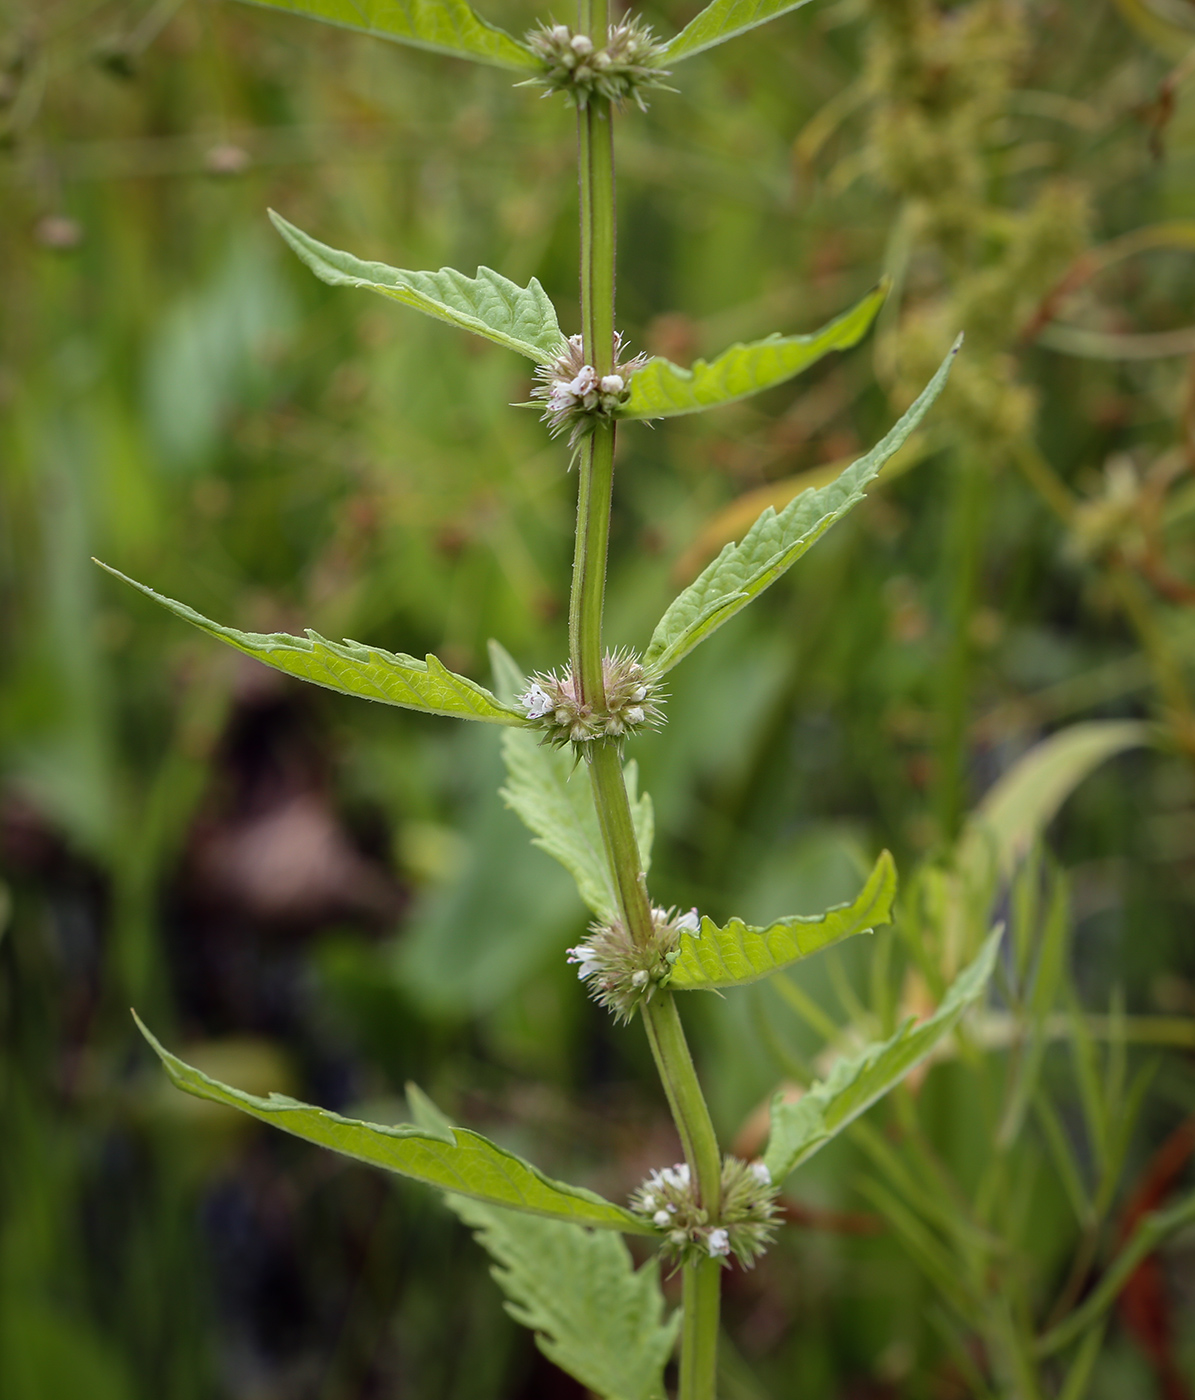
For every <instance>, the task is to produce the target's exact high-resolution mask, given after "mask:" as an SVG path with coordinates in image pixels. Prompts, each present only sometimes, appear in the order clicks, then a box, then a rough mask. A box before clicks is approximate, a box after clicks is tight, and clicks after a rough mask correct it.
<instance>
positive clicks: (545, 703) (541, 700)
mask: <svg viewBox="0 0 1195 1400" xmlns="http://www.w3.org/2000/svg"><path fill="white" fill-rule="evenodd" d="M519 704H520V705H522V707H523V708H524V709H525V710H526V711H527V718H528V719H543V717H544V715H546V714H547V713H548V711H549V710H550V709H551V708H552V698H551V696H550V695H549V694H548V692H547V691H546V690H544V688H543V687H542V686H539V685H536V683H535V682H534V681H532V682H531V684H530V685H529V686H528V687H527V689H526V690H525V691H524V692H523V694H522V695H520V696H519Z"/></svg>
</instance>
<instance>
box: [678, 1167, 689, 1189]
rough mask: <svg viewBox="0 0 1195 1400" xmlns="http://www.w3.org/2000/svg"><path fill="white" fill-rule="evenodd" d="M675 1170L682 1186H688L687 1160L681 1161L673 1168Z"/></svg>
mask: <svg viewBox="0 0 1195 1400" xmlns="http://www.w3.org/2000/svg"><path fill="white" fill-rule="evenodd" d="M675 1170H676V1174H677V1176H679V1177H680V1180H681V1185H682V1186H688V1184H689V1164H688V1162H681V1163H680V1164H679V1165H678V1166H677V1167H676V1168H675Z"/></svg>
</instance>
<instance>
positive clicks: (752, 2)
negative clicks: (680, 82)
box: [661, 0, 809, 63]
mask: <svg viewBox="0 0 1195 1400" xmlns="http://www.w3.org/2000/svg"><path fill="white" fill-rule="evenodd" d="M808 3H809V0H713V4H712V5H707V6H706V7H705V9H704V10H702V11H701V13H700V14H699V15H697V16H696V17H695V18H694V19H691V20H690V21H689V23H688V24H686V25H685V27H684V28H683V29H682V30H681V32H680V33H679V34H678V35H677V36H676V38H675V39H673V40H672V41H671V42H670V43H668V44H666V45H665V47H664V57H663V58H662V59H661V62H662V63H675V62H676V61H677V60H678V59H681V58H691V57H692V56H693V55H694V54H695V53H702V52H704V51H705V50H706V49H712V48H713V47H714V45H715V44H724V43H725V42H726V41H727V39H733V38H734V37H735V36H736V35H738V34H745V33H746V32H747V30H749V29H755V28H757V26H759V25H761V24H767V22H768V20H770V19H777V18H779V16H780V15H786V14H788V12H789V11H790V10H799V9H800V8H801V6H802V5H806V4H808Z"/></svg>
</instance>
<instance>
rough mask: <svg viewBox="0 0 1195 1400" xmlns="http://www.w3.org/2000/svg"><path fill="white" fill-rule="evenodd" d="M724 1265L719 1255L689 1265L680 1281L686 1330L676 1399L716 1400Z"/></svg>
mask: <svg viewBox="0 0 1195 1400" xmlns="http://www.w3.org/2000/svg"><path fill="white" fill-rule="evenodd" d="M721 1290H722V1266H721V1265H720V1264H719V1263H718V1261H717V1260H716V1259H707V1260H705V1262H704V1263H701V1264H691V1265H689V1266H688V1267H686V1269H685V1271H684V1277H683V1279H682V1283H681V1303H682V1306H683V1308H684V1317H685V1324H684V1331H683V1332H682V1333H681V1340H680V1385H679V1387H678V1389H677V1393H676V1397H677V1400H714V1396H715V1382H716V1379H717V1374H718V1307H719V1304H720V1302H721Z"/></svg>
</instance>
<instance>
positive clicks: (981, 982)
mask: <svg viewBox="0 0 1195 1400" xmlns="http://www.w3.org/2000/svg"><path fill="white" fill-rule="evenodd" d="M1002 932H1003V930H1002V929H999V928H997V929H995V930H993V931H992V933H991V934H989V936H988V939H987V941H986V943H985V944H984V945H983V948H982V950H981V951H980V953H979V956H978V957H977V958H976V959H975V961H974V962H973V963H972V964H971V965H970V967H968V968H966V969H964V971H963V972H962V973H960V974H959V976H958V977H957V978H956V979H955V982H954V984H953V985H952V986H951V988H950V990H949V991H948V992H947V993H946V996H945V998H944V999H943V1001H942V1004H941V1005H940V1006H939V1007H938V1009H937V1011H935V1012H934V1014H933V1015H932V1016H931V1017H929V1019H928V1020H925V1021H922V1022H921V1023H920V1024H919V1025H918V1024H915V1023H914V1021H913V1019H912V1018H911V1017H910V1019H909V1020H907V1021H906V1022H905V1023H904V1025H903V1026H901V1027H900V1029H899V1030H898V1031H897V1032H896V1034H895V1035H893V1036H892V1037H891V1038H890V1039H888V1040H885V1041H877V1042H876V1043H874V1044H872V1045H869V1046H868V1047H867V1048H866V1049H865V1050H864V1051H863V1052H862V1053H861V1054H859V1055H856V1056H853V1057H851V1058H849V1059H848V1058H843V1059H840V1060H838V1061H837V1062H836V1063H835V1065H834V1068H833V1069H832V1070H831V1071H830V1074H829V1075H828V1076H827V1078H826V1079H824V1080H823V1081H821V1082H820V1083H817V1084H814V1085H813V1086H812V1088H810V1089H809V1090H808V1092H806V1093H805V1094H803V1095H802V1096H801V1098H799V1099H797V1100H796V1101H795V1102H791V1103H785V1102H784V1096H783V1094H782V1093H779V1094H777V1095H776V1097H775V1098H774V1099H773V1100H772V1135H771V1138H770V1139H769V1141H768V1148H767V1152H766V1153H765V1154H764V1162H765V1163H766V1164H767V1168H768V1170H769V1171H770V1172H771V1173H772V1180H773V1181H775V1182H776V1183H777V1184H779V1183H780V1182H781V1181H783V1180H784V1178H785V1177H787V1176H788V1174H789V1173H790V1172H791V1171H792V1170H793V1169H794V1168H795V1167H798V1166H800V1165H801V1163H802V1162H805V1161H807V1160H808V1159H809V1158H810V1157H812V1156H813V1154H814V1153H815V1152H817V1151H819V1150H820V1149H821V1148H822V1147H824V1146H825V1145H826V1143H827V1142H829V1141H830V1139H831V1138H834V1137H837V1135H838V1134H839V1133H840V1132H842V1130H843V1129H844V1128H845V1127H847V1126H848V1125H849V1124H850V1123H852V1122H853V1121H854V1120H855V1119H856V1118H858V1117H859V1115H860V1114H861V1113H864V1112H865V1111H866V1110H867V1109H869V1108H870V1107H871V1106H872V1104H874V1103H875V1102H876V1101H877V1100H878V1099H881V1098H883V1096H884V1095H885V1094H886V1093H887V1092H888V1091H889V1089H891V1088H893V1086H894V1085H896V1084H898V1083H899V1082H900V1081H901V1080H902V1079H903V1078H904V1077H905V1075H906V1074H908V1072H909V1071H910V1070H911V1069H913V1068H914V1066H916V1065H918V1064H920V1062H921V1061H922V1060H924V1059H925V1057H926V1056H927V1055H928V1054H929V1053H930V1052H931V1051H932V1050H933V1048H934V1046H935V1045H937V1043H938V1042H939V1041H940V1040H941V1039H942V1037H943V1036H945V1035H946V1034H948V1033H949V1032H950V1031H951V1030H952V1029H953V1028H954V1027H955V1025H956V1024H957V1023H958V1021H959V1018H960V1017H961V1016H962V1014H963V1012H964V1011H966V1009H967V1007H968V1006H969V1005H970V1004H971V1003H972V1002H973V1001H975V1000H977V999H978V998H979V996H980V995H981V994H982V993H983V990H984V988H985V987H986V986H987V983H988V979H989V978H990V977H991V975H992V969H993V968H994V967H995V965H996V950H997V948H998V947H999V943H1000V936H1001V933H1002Z"/></svg>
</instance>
